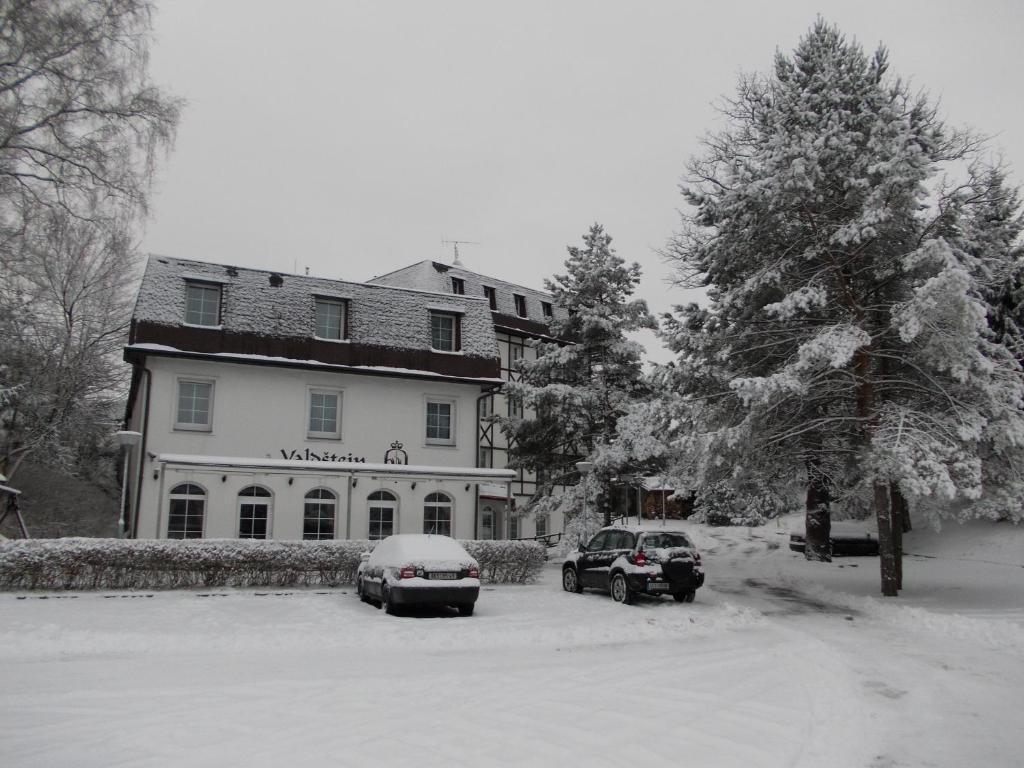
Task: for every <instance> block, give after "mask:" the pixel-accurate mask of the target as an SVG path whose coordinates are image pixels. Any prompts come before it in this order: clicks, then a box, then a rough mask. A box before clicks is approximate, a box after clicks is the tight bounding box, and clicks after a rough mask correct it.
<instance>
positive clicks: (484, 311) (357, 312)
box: [133, 256, 497, 367]
mask: <svg viewBox="0 0 1024 768" xmlns="http://www.w3.org/2000/svg"><path fill="white" fill-rule="evenodd" d="M189 281H193V282H195V281H206V282H212V283H217V284H219V285H220V286H222V290H223V294H222V299H221V308H222V311H221V316H222V328H223V330H224V331H226V332H231V333H235V334H240V335H248V336H249V337H265V338H276V339H310V338H312V336H313V334H314V331H315V317H316V308H315V297H328V298H341V299H345V300H347V301H348V313H347V323H348V337H349V338H348V340H349V342H350V343H352V344H360V345H366V346H369V347H377V348H390V349H396V350H414V351H420V352H427V353H429V352H431V344H430V312H431V311H432V310H435V311H436V310H444V309H447V310H448V311H450V312H452V313H455V314H458V315H459V316H460V317H461V322H460V326H461V327H460V335H461V354H462V355H464V356H467V357H478V358H488V359H493V358H496V357H497V341H496V340H495V335H494V325H493V322H492V320H491V313H490V308H489V307H488V304H487V300H486V299H484V298H483V297H479V298H478V297H476V296H459V297H458V298H457V299H456V298H455V297H453V296H452V295H451V293H450V292H449V291H438V292H428V291H423V290H409V289H407V288H403V287H394V286H387V285H381V284H364V283H353V282H346V281H342V280H328V279H325V278H320V277H309V276H306V275H289V274H281V273H275V272H268V271H265V270H258V269H248V268H245V267H232V266H227V265H223V264H210V263H206V262H201V261H190V260H185V259H173V258H166V257H158V256H151V257H150V258H149V260H148V262H147V264H146V271H145V274H144V275H143V278H142V284H141V286H140V287H139V295H138V299H137V301H136V305H135V313H134V316H133V319H134V320H135V321H136V323H148V324H152V325H157V326H172V327H184V326H185V323H184V320H185V285H186V283H187V282H189ZM201 332H209V331H201ZM137 341H154V339H145V338H144V339H137ZM238 351H251V350H238ZM411 367H415V366H411Z"/></svg>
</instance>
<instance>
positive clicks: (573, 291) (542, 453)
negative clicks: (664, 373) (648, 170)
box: [501, 224, 655, 517]
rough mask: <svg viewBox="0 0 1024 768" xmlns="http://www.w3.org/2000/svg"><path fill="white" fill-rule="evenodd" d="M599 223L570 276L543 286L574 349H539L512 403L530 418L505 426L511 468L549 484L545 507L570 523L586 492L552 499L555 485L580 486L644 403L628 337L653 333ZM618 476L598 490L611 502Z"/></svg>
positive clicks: (636, 350)
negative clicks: (632, 409) (579, 468)
mask: <svg viewBox="0 0 1024 768" xmlns="http://www.w3.org/2000/svg"><path fill="white" fill-rule="evenodd" d="M611 242H612V238H611V237H610V236H609V235H608V234H607V233H605V231H604V229H603V228H602V227H601V226H600V225H599V224H594V225H593V226H592V227H591V228H590V230H589V231H588V232H587V233H586V234H585V235H584V236H583V247H582V248H579V247H571V246H570V247H569V249H568V251H569V258H568V259H567V260H566V262H565V270H566V271H565V274H560V275H555V276H554V278H553V279H552V280H548V281H546V288H547V289H548V290H549V291H550V292H551V294H552V296H553V297H554V300H555V302H556V303H557V304H558V305H559V306H560V307H562V308H563V309H564V310H565V311H566V316H565V317H564V318H563V319H557V318H556V319H555V321H554V322H553V323H552V331H553V333H554V334H555V335H556V336H557V337H559V338H560V339H563V340H564V341H566V342H568V343H567V344H558V343H554V342H551V343H539V344H538V345H537V359H536V360H531V361H525V360H524V361H521V362H520V364H519V379H518V380H517V381H513V382H509V384H507V385H506V389H505V391H506V394H507V395H508V396H510V397H516V398H519V399H521V401H522V403H523V406H524V408H525V410H524V413H525V414H526V416H525V418H522V419H513V418H509V419H504V420H503V421H502V425H501V426H502V429H503V431H504V432H505V434H506V435H507V436H508V438H509V443H510V445H511V449H510V466H513V467H522V468H524V469H527V470H530V471H533V472H540V473H541V475H542V476H543V477H546V478H547V481H546V483H545V484H544V485H543V486H542V488H541V490H540V491H539V494H538V495H539V496H545V497H547V498H545V499H544V500H543V501H541V499H538V502H541V504H542V506H543V508H544V509H545V510H546V509H550V508H559V509H561V511H562V512H563V513H565V514H566V515H567V517H572V516H573V515H574V514H576V513H578V512H579V508H580V504H579V502H578V500H577V499H576V497H577V495H578V491H579V490H580V489H576V488H572V489H569V490H567V491H564V492H562V493H559V494H556V495H555V496H554V497H552V496H551V493H552V489H553V487H554V486H555V485H565V484H566V483H568V482H572V481H574V480H575V479H576V474H575V463H576V462H577V461H581V460H583V459H586V458H587V457H589V456H591V455H592V454H593V453H594V452H595V450H596V449H597V448H598V446H600V445H603V444H607V443H608V442H609V441H611V440H612V438H613V436H614V434H615V428H616V423H617V422H618V419H619V417H620V416H621V415H622V414H623V413H625V412H626V410H627V408H628V407H629V404H630V403H631V402H633V401H634V400H635V399H636V398H639V397H642V396H644V394H645V388H644V380H643V371H642V368H641V361H640V356H641V354H642V352H643V349H642V347H641V346H640V345H639V344H638V343H636V342H635V341H631V340H630V339H628V338H627V337H626V334H628V333H631V332H633V331H636V330H639V329H640V328H653V327H655V320H654V318H653V317H652V316H651V314H650V313H649V312H648V310H647V304H646V302H644V301H643V300H642V299H634V298H632V297H633V292H634V290H635V289H636V286H637V285H638V283H639V282H640V265H639V264H636V263H634V264H632V265H627V264H626V263H625V261H624V260H623V259H622V258H620V257H619V256H618V255H616V253H615V251H614V249H613V248H612V247H611ZM611 474H612V470H611V469H610V468H609V467H608V465H607V462H602V463H601V464H600V465H599V466H598V467H597V471H596V472H595V476H594V478H593V480H592V482H594V483H596V484H597V486H598V489H599V492H598V496H599V498H600V497H602V496H605V495H606V492H607V483H608V480H609V478H610V477H611Z"/></svg>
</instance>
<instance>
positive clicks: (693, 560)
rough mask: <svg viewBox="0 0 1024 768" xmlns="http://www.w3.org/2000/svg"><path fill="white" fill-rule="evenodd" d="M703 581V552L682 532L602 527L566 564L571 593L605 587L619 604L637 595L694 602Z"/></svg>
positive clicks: (564, 577)
mask: <svg viewBox="0 0 1024 768" xmlns="http://www.w3.org/2000/svg"><path fill="white" fill-rule="evenodd" d="M703 583H704V570H703V568H702V567H701V560H700V553H699V552H697V550H696V548H695V547H694V546H693V542H691V541H690V539H689V538H688V537H687V536H686V534H685V533H680V532H679V531H662V530H648V529H645V528H624V527H619V526H612V527H610V528H602V529H601V530H600V531H598V532H597V533H596V534H595V535H594V538H592V539H591V540H590V541H589V542H588V543H587V544H581V545H580V548H579V551H578V552H573V553H572V554H571V555H569V557H567V558H566V560H565V563H564V564H563V565H562V588H563V589H565V591H566V592H582V591H583V590H584V588H586V587H590V588H593V589H601V590H604V591H606V592H610V593H611V596H612V600H614V601H615V602H617V603H631V602H633V598H634V597H636V596H637V595H672V597H674V598H675V599H676V600H677V601H678V602H681V603H682V602H686V603H692V602H693V598H694V596H695V595H696V593H697V588H698V587H700V586H701V585H702V584H703Z"/></svg>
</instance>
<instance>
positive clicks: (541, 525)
mask: <svg viewBox="0 0 1024 768" xmlns="http://www.w3.org/2000/svg"><path fill="white" fill-rule="evenodd" d="M547 535H548V516H547V515H537V536H538V538H539V537H541V536H547Z"/></svg>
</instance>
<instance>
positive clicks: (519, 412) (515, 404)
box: [508, 395, 523, 419]
mask: <svg viewBox="0 0 1024 768" xmlns="http://www.w3.org/2000/svg"><path fill="white" fill-rule="evenodd" d="M508 415H509V418H512V419H521V418H523V401H522V400H521V399H520V398H518V397H513V396H511V395H509V397H508Z"/></svg>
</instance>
